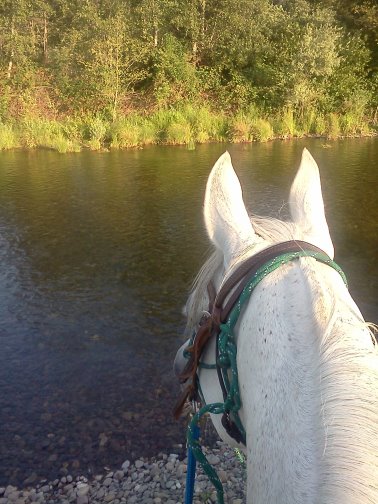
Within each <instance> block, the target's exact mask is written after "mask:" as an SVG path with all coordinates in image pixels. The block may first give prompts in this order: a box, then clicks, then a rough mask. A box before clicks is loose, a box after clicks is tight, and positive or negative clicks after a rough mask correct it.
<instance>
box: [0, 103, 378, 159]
mask: <svg viewBox="0 0 378 504" xmlns="http://www.w3.org/2000/svg"><path fill="white" fill-rule="evenodd" d="M376 133H377V129H376V125H373V124H372V123H371V121H369V119H367V118H365V117H363V116H360V115H356V114H350V113H349V114H344V115H340V114H336V113H329V114H326V115H324V114H319V113H316V112H315V111H314V110H309V111H307V112H306V113H304V114H302V115H301V116H298V115H296V114H295V113H294V112H293V110H292V109H290V108H286V109H284V110H281V111H278V112H277V113H275V114H271V115H262V114H261V112H259V111H258V110H257V109H256V108H254V107H250V108H249V109H248V110H246V111H240V112H237V113H235V114H232V115H230V114H229V113H226V112H214V111H212V110H211V109H210V108H209V107H207V106H202V107H199V106H193V105H184V106H182V107H180V108H177V109H161V110H158V111H156V112H154V113H151V114H148V115H145V114H137V113H133V114H129V115H125V116H121V117H119V118H118V119H116V120H112V121H110V120H107V119H105V118H103V117H101V116H86V117H80V118H72V117H67V118H63V119H59V120H56V119H45V118H37V117H33V118H23V119H18V120H17V121H16V120H10V121H8V122H3V123H1V122H0V150H7V149H15V148H47V149H52V150H56V151H58V152H60V153H67V152H79V151H81V150H83V149H90V150H103V149H125V148H135V147H143V146H146V145H152V144H162V145H186V146H187V147H188V148H195V145H196V144H202V143H208V142H231V143H242V142H266V141H269V140H273V139H279V138H280V139H288V138H301V137H305V136H315V137H324V138H327V139H336V138H340V137H359V136H370V135H374V134H376Z"/></svg>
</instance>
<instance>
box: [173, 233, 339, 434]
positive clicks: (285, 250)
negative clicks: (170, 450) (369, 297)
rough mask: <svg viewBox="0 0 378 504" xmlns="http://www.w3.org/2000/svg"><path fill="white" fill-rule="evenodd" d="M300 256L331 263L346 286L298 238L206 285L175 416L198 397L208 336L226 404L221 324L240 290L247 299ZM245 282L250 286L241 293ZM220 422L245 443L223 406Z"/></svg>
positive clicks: (322, 256)
mask: <svg viewBox="0 0 378 504" xmlns="http://www.w3.org/2000/svg"><path fill="white" fill-rule="evenodd" d="M300 257H311V258H314V259H316V260H317V261H320V262H322V263H324V264H327V265H329V266H331V267H332V268H334V269H335V270H336V271H337V272H338V273H339V274H340V275H341V277H342V279H343V281H344V283H345V284H346V285H347V281H346V277H345V275H344V273H343V271H342V270H341V268H340V267H339V266H338V265H337V264H336V263H335V262H334V261H333V260H332V259H331V258H330V257H329V256H328V255H327V254H326V253H325V252H324V251H323V250H321V249H320V248H318V247H316V246H315V245H312V244H311V243H308V242H305V241H301V240H291V241H286V242H283V243H278V244H276V245H272V246H270V247H268V248H266V249H264V250H262V251H260V252H258V253H257V254H255V255H253V256H251V257H249V258H248V259H246V260H245V261H244V262H243V263H242V264H241V265H240V266H238V267H237V269H236V270H235V271H234V272H233V273H232V274H231V275H230V276H229V278H228V279H227V280H226V281H225V282H224V284H223V285H222V286H221V288H220V290H219V292H218V293H216V291H215V288H214V285H213V284H212V282H210V283H209V284H208V286H207V290H208V296H209V308H208V314H207V316H205V317H203V318H202V320H201V322H200V325H199V329H198V331H197V332H196V334H195V335H194V337H192V339H191V340H190V343H189V345H188V347H187V348H186V354H187V355H188V362H187V364H186V366H185V368H184V369H183V371H182V372H181V373H180V374H179V376H178V377H179V380H180V383H182V384H184V383H186V386H185V388H184V390H183V393H182V394H181V396H180V398H179V399H178V401H177V403H176V406H175V408H174V416H175V418H178V417H179V416H180V415H181V413H182V409H183V407H184V404H185V403H186V401H193V400H194V399H196V398H198V392H199V379H198V369H199V368H200V366H201V360H200V359H201V356H202V354H203V352H204V349H205V348H206V346H207V344H208V343H209V341H210V340H211V339H212V338H216V356H215V357H216V358H215V368H216V370H217V375H218V379H219V384H220V387H221V389H222V394H223V400H224V403H225V404H226V403H227V399H228V394H229V390H228V386H227V381H228V379H227V371H226V372H224V371H223V370H222V366H221V364H220V353H219V336H220V334H221V328H222V327H225V324H226V323H227V321H228V320H229V317H230V314H231V312H232V310H233V309H234V308H235V306H236V305H237V304H238V303H240V299H241V296H242V295H243V293H244V297H248V298H249V296H250V295H251V293H252V290H253V289H254V288H255V287H256V285H257V284H258V283H259V282H260V281H261V280H262V279H263V278H264V277H265V276H266V275H268V274H269V273H270V272H271V271H274V270H275V269H277V268H278V267H280V266H281V265H283V264H286V263H288V262H290V261H293V260H295V259H298V258H300ZM248 285H249V286H250V288H249V289H247V292H245V289H246V287H247V286H248ZM235 322H236V321H235ZM235 351H236V350H235ZM239 408H240V406H239ZM234 409H236V408H234ZM222 425H223V426H224V428H225V429H226V431H227V433H228V434H229V435H230V436H231V437H232V438H233V439H235V440H236V441H237V442H238V443H243V444H245V432H244V429H243V427H242V426H241V422H240V419H239V418H238V414H237V411H233V412H232V414H231V411H230V410H229V409H228V408H226V409H225V411H224V412H223V415H222Z"/></svg>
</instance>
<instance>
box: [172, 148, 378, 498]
mask: <svg viewBox="0 0 378 504" xmlns="http://www.w3.org/2000/svg"><path fill="white" fill-rule="evenodd" d="M289 206H290V213H291V221H290V222H283V221H280V220H275V219H262V218H257V217H252V218H250V217H249V216H248V214H247V211H246V208H245V205H244V203H243V199H242V191H241V187H240V183H239V180H238V178H237V176H236V174H235V172H234V170H233V167H232V164H231V159H230V156H229V154H228V153H225V154H224V155H222V156H221V157H220V159H219V160H218V161H217V163H216V164H215V166H214V168H213V169H212V171H211V174H210V176H209V179H208V182H207V187H206V195H205V203H204V218H205V225H206V229H207V233H208V235H209V237H210V240H211V242H212V243H213V245H214V246H215V251H214V253H213V255H212V256H211V257H210V259H209V260H208V261H207V262H206V263H205V265H204V266H203V268H202V269H201V271H200V273H199V274H198V276H197V279H196V281H195V284H194V288H193V290H192V293H191V295H190V297H189V300H188V303H187V306H186V311H187V316H188V326H189V328H190V330H192V329H194V328H195V327H196V326H197V325H198V321H199V320H200V318H201V314H202V313H203V311H205V310H207V309H208V302H209V301H208V294H207V291H206V287H207V285H208V282H209V281H210V280H212V281H213V283H214V285H215V287H216V289H219V288H220V287H221V285H222V284H223V283H224V281H225V279H227V278H228V277H229V276H230V274H231V273H232V271H234V270H235V268H236V267H237V266H238V265H239V264H240V263H241V262H242V261H244V260H245V259H246V258H248V257H250V256H251V255H254V254H256V253H257V252H259V251H261V250H264V249H266V248H267V247H269V246H271V245H272V244H276V243H279V242H283V241H286V240H292V239H295V240H305V241H306V242H309V243H311V244H313V245H316V246H317V247H319V248H321V249H322V250H324V251H325V252H326V253H327V254H328V255H329V256H330V257H331V258H333V255H334V248H333V244H332V241H331V238H330V234H329V230H328V225H327V222H326V219H325V214H324V204H323V198H322V192H321V185H320V177H319V170H318V167H317V165H316V162H315V161H314V159H313V158H312V156H311V155H310V153H309V152H308V151H307V150H306V149H305V150H304V151H303V155H302V160H301V164H300V167H299V170H298V173H297V175H296V177H295V180H294V183H293V185H292V187H291V190H290V197H289ZM235 339H236V344H237V367H238V376H239V385H240V395H241V403H242V407H241V410H240V419H241V421H242V423H243V426H244V429H245V431H246V454H247V473H248V476H247V502H248V503H249V504H378V353H377V346H375V345H374V343H373V336H372V332H371V331H370V329H369V327H368V325H367V324H366V323H365V322H364V320H363V317H362V315H361V313H360V311H359V309H358V308H357V306H356V304H355V303H354V301H353V299H352V298H351V296H350V294H349V292H348V290H347V288H346V286H345V284H344V282H343V280H342V278H341V276H340V275H339V274H338V273H337V271H335V270H334V269H333V268H331V267H329V266H328V265H325V264H322V263H320V262H318V261H316V260H315V259H313V258H309V257H305V258H300V259H298V260H295V261H291V262H289V263H287V264H284V265H282V266H280V267H279V268H278V269H276V270H275V271H273V272H272V273H270V274H269V275H267V276H266V277H265V278H264V279H263V280H262V281H261V282H260V283H259V285H258V286H257V287H256V288H255V290H254V291H253V293H252V296H251V297H250V299H249V300H248V301H247V303H246V305H245V307H244V308H243V310H242V312H241V315H240V318H239V321H238V322H237V325H236V326H235ZM214 360H215V341H214V339H212V340H210V341H209V343H208V344H207V346H206V348H205V350H204V353H203V355H202V361H204V362H207V363H213V362H214ZM181 365H182V364H180V352H178V356H177V357H176V366H181ZM198 377H199V382H200V386H201V390H202V393H203V396H204V399H205V401H206V403H215V402H222V401H223V396H222V391H221V388H220V384H219V380H218V376H217V373H216V371H215V370H209V369H203V368H199V370H198ZM212 421H213V423H214V426H215V427H216V429H217V431H218V433H219V435H220V436H221V438H222V439H224V440H225V441H227V442H229V443H230V444H231V445H235V444H236V443H235V441H234V440H233V439H232V438H231V437H230V436H229V435H228V434H227V433H226V431H225V429H224V428H223V426H222V424H221V421H220V416H219V415H212ZM237 446H239V447H240V445H237Z"/></svg>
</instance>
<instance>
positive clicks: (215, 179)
mask: <svg viewBox="0 0 378 504" xmlns="http://www.w3.org/2000/svg"><path fill="white" fill-rule="evenodd" d="M204 217H205V225H206V230H207V233H208V235H209V237H210V240H211V241H212V242H213V243H214V245H215V246H216V247H217V248H218V250H220V251H222V252H223V255H224V262H225V267H226V268H227V267H228V266H229V264H230V262H231V260H232V259H233V257H235V256H236V255H238V254H239V253H240V252H242V250H243V249H245V248H247V247H248V246H250V245H252V244H253V243H254V242H255V241H256V234H255V232H254V230H253V227H252V224H251V221H250V218H249V216H248V213H247V210H246V208H245V205H244V202H243V197H242V190H241V187H240V182H239V179H238V177H237V175H236V173H235V171H234V169H233V167H232V163H231V157H230V154H229V153H228V152H225V153H224V154H223V155H222V156H221V157H220V158H219V159H218V161H217V162H216V163H215V165H214V167H213V169H212V170H211V173H210V175H209V179H208V181H207V185H206V194H205V203H204Z"/></svg>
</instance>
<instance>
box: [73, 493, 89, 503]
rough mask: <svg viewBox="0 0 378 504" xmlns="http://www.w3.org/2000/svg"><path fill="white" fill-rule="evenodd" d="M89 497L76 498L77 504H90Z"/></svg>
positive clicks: (80, 496)
mask: <svg viewBox="0 0 378 504" xmlns="http://www.w3.org/2000/svg"><path fill="white" fill-rule="evenodd" d="M88 502H89V499H88V495H78V496H77V498H76V504H88Z"/></svg>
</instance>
